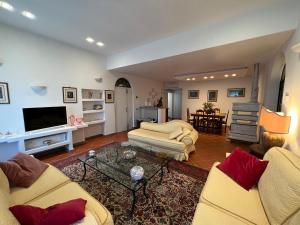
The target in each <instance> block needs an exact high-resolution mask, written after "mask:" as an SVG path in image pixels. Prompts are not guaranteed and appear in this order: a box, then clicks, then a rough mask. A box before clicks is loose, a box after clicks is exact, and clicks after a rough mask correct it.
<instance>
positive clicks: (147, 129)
mask: <svg viewBox="0 0 300 225" xmlns="http://www.w3.org/2000/svg"><path fill="white" fill-rule="evenodd" d="M173 134H174V135H173ZM178 134H179V135H178ZM177 135H178V136H177ZM197 139H198V132H197V131H196V130H195V129H194V128H193V127H192V126H191V125H190V124H189V123H187V122H185V121H182V120H172V121H170V122H167V123H162V124H156V123H148V122H143V123H141V127H140V128H139V129H135V130H132V131H130V132H128V140H129V142H130V144H131V145H134V146H139V147H141V148H144V149H146V150H149V151H155V152H162V153H165V154H167V155H168V156H170V157H173V158H174V159H176V160H179V161H182V160H188V159H189V153H190V152H192V151H195V143H196V141H197Z"/></svg>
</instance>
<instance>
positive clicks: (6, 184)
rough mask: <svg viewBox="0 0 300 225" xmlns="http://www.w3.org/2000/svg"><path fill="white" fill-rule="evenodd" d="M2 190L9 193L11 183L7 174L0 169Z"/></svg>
mask: <svg viewBox="0 0 300 225" xmlns="http://www.w3.org/2000/svg"><path fill="white" fill-rule="evenodd" d="M0 190H3V191H4V193H9V192H10V190H9V182H8V179H7V176H6V175H5V173H4V172H3V171H2V170H1V169H0Z"/></svg>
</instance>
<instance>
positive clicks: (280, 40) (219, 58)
mask: <svg viewBox="0 0 300 225" xmlns="http://www.w3.org/2000/svg"><path fill="white" fill-rule="evenodd" d="M292 33H293V31H287V32H281V33H276V34H272V35H268V36H264V37H259V38H255V39H250V40H245V41H241V42H236V43H233V44H228V45H223V46H218V47H214V48H209V49H204V50H200V51H196V52H191V53H187V54H182V55H178V56H172V57H169V58H164V59H159V60H154V61H150V62H146V63H140V64H136V65H131V66H126V67H122V68H118V69H114V70H112V71H115V72H118V73H124V74H132V75H139V76H144V77H149V78H153V79H157V80H161V81H172V80H173V81H175V78H177V79H178V75H179V76H180V75H182V77H183V78H185V77H187V76H186V74H195V73H196V74H199V76H193V75H191V76H188V77H201V76H205V75H206V76H208V75H213V73H211V72H210V71H221V72H220V73H215V79H224V74H225V73H226V72H225V71H224V72H222V70H231V71H230V72H232V73H233V72H234V71H235V69H236V68H242V67H248V68H249V69H248V71H247V73H245V72H243V74H242V72H240V74H239V72H238V70H236V72H237V74H238V76H247V75H252V71H253V70H252V68H253V65H254V64H255V63H264V62H266V61H267V60H269V59H270V57H272V55H274V53H275V52H276V51H278V49H279V48H280V47H281V46H282V45H283V44H284V43H285V42H286V41H287V40H288V39H289V37H290V36H291V35H292Z"/></svg>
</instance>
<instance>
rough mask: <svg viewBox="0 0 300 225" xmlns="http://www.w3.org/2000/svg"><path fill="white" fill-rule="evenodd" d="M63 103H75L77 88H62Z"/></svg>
mask: <svg viewBox="0 0 300 225" xmlns="http://www.w3.org/2000/svg"><path fill="white" fill-rule="evenodd" d="M63 100H64V103H77V88H74V87H63Z"/></svg>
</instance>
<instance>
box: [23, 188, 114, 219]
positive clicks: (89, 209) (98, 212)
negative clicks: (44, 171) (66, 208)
mask: <svg viewBox="0 0 300 225" xmlns="http://www.w3.org/2000/svg"><path fill="white" fill-rule="evenodd" d="M75 198H83V199H85V200H87V204H86V215H88V216H91V215H93V216H94V218H87V219H86V220H87V221H95V220H96V221H97V222H98V224H103V225H113V220H112V217H111V214H110V212H109V211H108V210H107V209H106V208H105V207H104V206H103V205H102V204H101V203H100V202H98V201H97V200H96V199H94V198H93V197H92V196H91V195H89V194H88V193H87V192H86V191H84V190H83V189H82V188H81V187H80V186H79V185H78V184H76V183H74V182H71V183H67V184H65V185H63V186H62V187H60V188H59V189H56V190H54V191H52V192H48V193H47V194H46V195H44V196H42V197H40V198H37V199H35V200H33V201H30V202H28V204H29V205H32V206H37V207H42V208H47V207H49V206H51V205H54V204H57V203H62V202H65V201H69V200H72V199H75ZM93 223H94V222H93ZM80 224H86V225H90V224H89V223H80Z"/></svg>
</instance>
